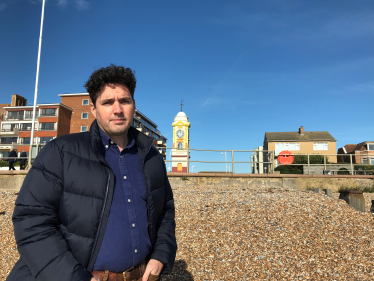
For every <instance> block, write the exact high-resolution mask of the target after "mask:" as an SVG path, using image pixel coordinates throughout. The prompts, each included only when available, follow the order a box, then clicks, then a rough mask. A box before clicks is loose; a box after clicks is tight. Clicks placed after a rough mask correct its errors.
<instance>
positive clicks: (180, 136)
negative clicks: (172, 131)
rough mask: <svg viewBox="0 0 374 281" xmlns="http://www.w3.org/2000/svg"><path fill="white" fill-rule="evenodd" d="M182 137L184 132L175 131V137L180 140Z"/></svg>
mask: <svg viewBox="0 0 374 281" xmlns="http://www.w3.org/2000/svg"><path fill="white" fill-rule="evenodd" d="M183 136H184V131H183V130H178V131H177V137H178V138H182V137H183Z"/></svg>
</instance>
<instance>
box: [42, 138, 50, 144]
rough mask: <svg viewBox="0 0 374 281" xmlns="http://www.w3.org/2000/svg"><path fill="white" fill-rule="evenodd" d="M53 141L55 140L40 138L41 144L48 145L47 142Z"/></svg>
mask: <svg viewBox="0 0 374 281" xmlns="http://www.w3.org/2000/svg"><path fill="white" fill-rule="evenodd" d="M51 140H53V137H40V143H41V144H46V143H47V142H50V141H51Z"/></svg>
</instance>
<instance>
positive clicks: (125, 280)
mask: <svg viewBox="0 0 374 281" xmlns="http://www.w3.org/2000/svg"><path fill="white" fill-rule="evenodd" d="M134 268H135V266H133V267H131V268H129V269H127V270H125V271H124V272H122V274H123V280H124V281H127V277H126V272H129V271H131V270H133V269H134ZM129 281H131V280H129Z"/></svg>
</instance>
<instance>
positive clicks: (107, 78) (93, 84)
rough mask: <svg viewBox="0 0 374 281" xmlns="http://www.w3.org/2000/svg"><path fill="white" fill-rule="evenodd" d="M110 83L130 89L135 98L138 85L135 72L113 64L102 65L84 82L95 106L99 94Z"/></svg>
mask: <svg viewBox="0 0 374 281" xmlns="http://www.w3.org/2000/svg"><path fill="white" fill-rule="evenodd" d="M108 84H113V85H116V84H117V85H122V86H125V87H126V88H127V89H128V90H129V92H130V94H131V97H132V99H134V92H135V87H136V78H135V72H134V71H132V70H131V68H125V67H123V66H116V65H114V64H111V65H110V66H108V67H102V68H100V69H98V70H96V71H94V72H93V73H92V74H91V76H90V79H88V81H87V82H86V84H84V87H85V88H86V89H87V92H88V93H89V94H90V98H91V101H92V103H93V104H94V106H95V107H96V100H97V98H98V96H99V95H100V94H101V92H102V91H103V89H104V88H105V86H106V85H108Z"/></svg>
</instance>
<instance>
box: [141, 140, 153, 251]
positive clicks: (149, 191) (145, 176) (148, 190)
mask: <svg viewBox="0 0 374 281" xmlns="http://www.w3.org/2000/svg"><path fill="white" fill-rule="evenodd" d="M150 150H151V146H150V147H149V148H148V149H147V152H146V153H145V156H144V159H143V161H142V164H143V165H142V166H143V175H144V178H145V182H146V187H147V212H148V216H149V214H150V211H149V202H148V201H149V200H148V199H149V198H150V196H151V190H150V188H149V184H148V177H147V173H146V170H147V169H146V168H145V158H146V157H147V155H148V153H149V151H150ZM148 222H149V220H148ZM150 238H151V237H150ZM151 239H152V238H151ZM152 240H153V239H152ZM151 243H152V247H153V246H154V241H151Z"/></svg>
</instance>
